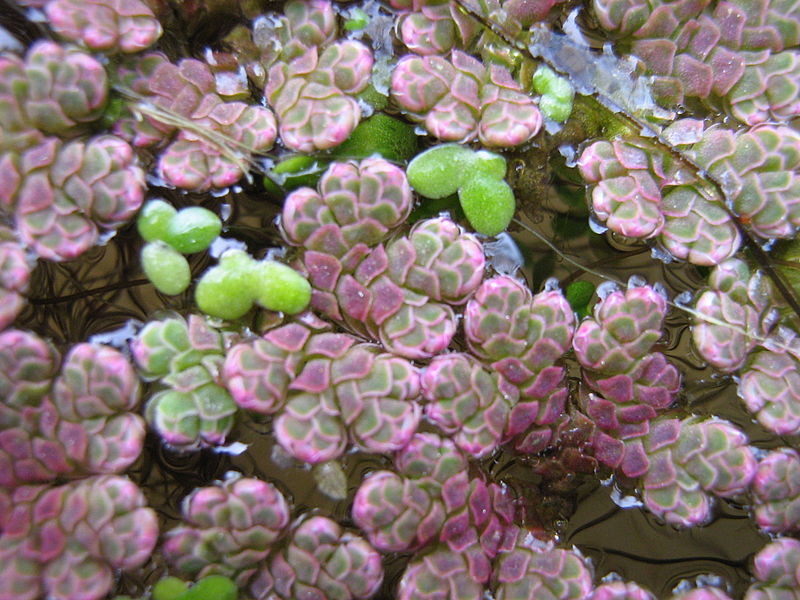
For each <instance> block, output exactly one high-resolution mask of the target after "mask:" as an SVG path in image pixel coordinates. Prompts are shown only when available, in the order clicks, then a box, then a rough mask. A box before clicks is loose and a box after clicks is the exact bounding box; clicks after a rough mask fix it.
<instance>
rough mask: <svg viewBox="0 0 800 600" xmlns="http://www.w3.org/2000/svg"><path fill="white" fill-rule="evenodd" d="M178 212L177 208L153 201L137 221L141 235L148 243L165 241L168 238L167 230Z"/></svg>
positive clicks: (143, 209) (146, 206) (145, 206)
mask: <svg viewBox="0 0 800 600" xmlns="http://www.w3.org/2000/svg"><path fill="white" fill-rule="evenodd" d="M177 212H178V211H176V210H175V207H173V206H172V205H171V204H169V203H167V202H164V201H163V200H151V201H150V202H148V203H147V204H145V205H144V207H143V208H142V211H141V212H140V213H139V218H138V220H137V221H136V226H137V227H138V229H139V235H141V236H142V237H143V238H144V239H145V241H147V242H152V241H154V240H162V241H164V240H165V239H166V237H167V228H168V227H169V224H170V222H171V221H172V218H173V217H174V216H175V215H176V214H177Z"/></svg>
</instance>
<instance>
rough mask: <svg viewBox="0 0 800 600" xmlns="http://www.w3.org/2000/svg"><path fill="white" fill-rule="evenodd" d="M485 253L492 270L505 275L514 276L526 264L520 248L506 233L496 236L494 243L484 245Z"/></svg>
mask: <svg viewBox="0 0 800 600" xmlns="http://www.w3.org/2000/svg"><path fill="white" fill-rule="evenodd" d="M483 251H484V253H485V254H486V257H487V258H488V259H489V264H490V265H491V266H492V268H493V269H494V270H495V271H497V272H498V273H501V274H503V275H513V274H514V273H515V272H516V271H518V270H519V269H520V268H521V267H522V265H523V264H524V263H525V259H524V258H523V257H522V252H521V251H520V249H519V246H517V243H516V242H515V241H514V238H512V237H511V236H510V235H509V234H508V233H507V232H505V231H504V232H503V233H500V234H498V235H497V236H495V239H494V241H492V242H486V243H484V244H483Z"/></svg>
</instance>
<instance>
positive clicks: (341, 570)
mask: <svg viewBox="0 0 800 600" xmlns="http://www.w3.org/2000/svg"><path fill="white" fill-rule="evenodd" d="M382 581H383V566H382V564H381V556H380V554H378V552H376V551H375V549H374V548H373V547H372V546H370V545H369V544H368V543H367V542H366V541H364V539H363V538H361V537H360V536H358V535H355V534H353V533H351V532H348V531H345V530H344V529H342V527H341V526H339V525H338V524H337V523H336V522H335V521H332V520H331V519H329V518H327V517H323V516H319V515H317V516H312V517H309V518H308V519H306V520H304V521H302V522H300V523H299V524H297V525H296V526H295V527H293V529H292V531H291V534H290V539H288V540H287V542H286V544H285V545H284V546H283V547H282V548H280V549H279V550H277V551H276V552H274V553H273V554H272V556H271V557H270V558H269V563H268V566H267V567H266V568H265V569H262V570H261V572H260V573H259V575H258V578H257V580H256V581H255V582H254V583H253V584H252V585H251V586H250V589H251V590H253V591H254V592H255V596H256V597H257V598H267V597H268V598H276V599H278V598H280V599H283V600H294V599H295V598H306V597H317V598H340V599H341V600H361V599H363V598H370V597H372V596H373V595H375V593H376V592H377V591H378V589H379V588H380V585H381V582H382Z"/></svg>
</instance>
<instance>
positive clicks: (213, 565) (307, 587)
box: [163, 473, 383, 600]
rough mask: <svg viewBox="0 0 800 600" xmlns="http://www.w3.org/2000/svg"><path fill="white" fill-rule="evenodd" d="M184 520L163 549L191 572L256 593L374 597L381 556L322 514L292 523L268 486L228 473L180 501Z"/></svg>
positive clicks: (180, 567)
mask: <svg viewBox="0 0 800 600" xmlns="http://www.w3.org/2000/svg"><path fill="white" fill-rule="evenodd" d="M182 516H183V521H184V523H183V524H182V525H179V526H178V527H176V528H174V529H172V530H171V531H169V532H167V534H166V536H165V537H166V539H165V543H164V550H163V551H164V554H165V556H166V558H167V560H168V561H169V563H170V564H172V565H173V567H174V568H175V569H177V570H178V571H179V572H180V573H182V574H184V575H188V576H190V577H194V578H202V577H205V576H207V575H212V574H221V575H225V576H227V577H230V578H231V579H233V580H234V581H235V582H236V584H237V586H238V587H239V588H240V589H242V590H247V591H248V592H249V593H250V594H251V595H252V596H253V597H255V598H285V599H286V600H290V599H292V598H298V597H301V596H303V597H305V596H309V595H310V596H314V597H325V598H327V597H332V598H333V597H335V598H342V599H343V600H350V599H362V598H364V599H366V598H369V597H370V596H372V595H373V594H374V593H375V592H376V591H377V589H378V588H379V586H380V584H381V581H382V580H383V568H382V565H381V559H380V555H379V554H378V553H377V552H376V551H375V550H374V549H373V548H372V547H371V546H370V545H369V544H368V543H367V542H365V541H364V540H363V539H362V538H361V537H359V536H358V535H355V534H353V533H351V532H348V531H345V530H343V529H342V528H341V527H340V526H339V525H338V524H337V523H335V522H334V521H332V520H330V519H328V518H327V517H322V516H310V517H308V518H306V519H300V520H298V521H296V522H295V523H293V524H290V516H291V515H290V506H289V504H288V503H287V501H286V499H285V498H284V496H283V495H282V494H281V493H280V492H279V491H278V490H277V489H276V488H275V486H273V485H272V484H269V483H265V482H263V481H260V480H258V479H255V478H244V477H241V476H240V475H239V474H237V473H228V474H227V475H226V478H225V480H224V481H218V482H216V483H215V484H214V485H213V486H208V487H204V488H197V489H195V490H194V491H193V492H192V493H191V494H189V496H187V497H186V498H185V499H184V502H183V507H182Z"/></svg>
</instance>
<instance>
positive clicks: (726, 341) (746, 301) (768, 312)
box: [692, 258, 778, 373]
mask: <svg viewBox="0 0 800 600" xmlns="http://www.w3.org/2000/svg"><path fill="white" fill-rule="evenodd" d="M708 286H709V287H708V288H707V289H705V290H703V291H701V292H700V293H699V294H698V296H697V299H696V300H695V304H694V308H695V311H696V313H697V314H696V315H695V316H694V317H693V319H692V320H693V324H692V340H693V341H694V345H695V347H696V348H697V351H698V352H699V353H700V356H702V357H703V358H704V359H705V360H707V361H708V362H709V363H711V364H712V365H713V366H714V367H715V368H716V369H719V370H720V371H722V372H724V373H730V372H733V371H736V370H737V369H739V368H740V367H741V366H742V365H743V364H744V362H745V359H746V358H747V356H748V354H750V352H751V351H752V350H754V349H755V348H756V346H757V345H758V344H759V342H758V340H765V338H766V337H767V335H768V334H769V333H770V331H771V329H772V328H773V326H774V325H775V324H776V321H777V318H778V314H777V309H776V307H775V304H774V301H773V300H772V296H773V293H772V286H771V285H770V283H769V280H768V279H766V278H765V276H764V274H763V273H761V272H755V273H752V272H751V271H750V268H749V267H748V266H747V263H745V262H744V261H743V260H740V259H738V258H732V259H729V260H727V261H725V262H723V263H721V264H719V265H717V266H716V267H714V269H713V270H712V271H711V274H710V275H709V276H708ZM711 319H713V321H711Z"/></svg>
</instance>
